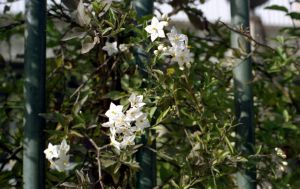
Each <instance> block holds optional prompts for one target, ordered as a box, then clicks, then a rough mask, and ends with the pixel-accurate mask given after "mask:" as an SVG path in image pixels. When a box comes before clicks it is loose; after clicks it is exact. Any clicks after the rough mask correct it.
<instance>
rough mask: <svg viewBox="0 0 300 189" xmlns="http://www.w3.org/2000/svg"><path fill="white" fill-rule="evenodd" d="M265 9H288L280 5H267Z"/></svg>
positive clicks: (286, 10) (285, 10)
mask: <svg viewBox="0 0 300 189" xmlns="http://www.w3.org/2000/svg"><path fill="white" fill-rule="evenodd" d="M265 9H269V10H277V11H283V12H286V13H287V12H289V10H288V9H287V8H286V7H284V6H280V5H271V6H267V7H265Z"/></svg>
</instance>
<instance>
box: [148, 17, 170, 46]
mask: <svg viewBox="0 0 300 189" xmlns="http://www.w3.org/2000/svg"><path fill="white" fill-rule="evenodd" d="M165 25H166V22H165V21H161V22H160V21H159V20H158V19H157V18H156V17H153V18H152V20H151V25H149V26H147V27H146V28H145V30H146V31H147V33H149V34H150V35H151V41H152V42H153V41H155V39H157V38H158V37H159V38H165V37H166V36H165V32H164V30H163V28H164V26H165Z"/></svg>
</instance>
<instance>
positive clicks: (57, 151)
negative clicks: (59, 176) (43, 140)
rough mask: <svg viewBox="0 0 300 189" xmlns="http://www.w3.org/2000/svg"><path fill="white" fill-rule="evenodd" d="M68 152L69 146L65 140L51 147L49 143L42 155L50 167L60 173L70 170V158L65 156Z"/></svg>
mask: <svg viewBox="0 0 300 189" xmlns="http://www.w3.org/2000/svg"><path fill="white" fill-rule="evenodd" d="M69 150H70V146H69V145H68V144H67V142H66V140H65V139H64V140H63V141H62V142H61V144H60V145H52V144H51V143H49V144H48V148H47V149H46V150H44V153H45V155H46V158H47V159H48V160H49V162H50V164H51V166H50V167H51V168H52V169H56V170H58V171H60V172H61V171H66V170H70V169H72V165H71V164H70V162H69V159H70V156H69V155H68V154H67V153H68V152H69Z"/></svg>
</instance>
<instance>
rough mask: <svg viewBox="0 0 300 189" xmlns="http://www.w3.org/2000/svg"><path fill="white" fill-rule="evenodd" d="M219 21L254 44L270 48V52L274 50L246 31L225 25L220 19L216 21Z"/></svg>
mask: <svg viewBox="0 0 300 189" xmlns="http://www.w3.org/2000/svg"><path fill="white" fill-rule="evenodd" d="M218 22H219V23H221V24H222V25H223V26H225V27H226V28H227V29H229V30H230V31H233V32H235V33H238V34H240V35H242V36H244V37H246V38H247V39H248V40H250V41H253V42H254V43H255V44H256V45H259V46H262V47H265V48H267V49H270V50H272V52H273V53H274V52H275V51H276V50H275V49H273V48H272V47H270V46H268V45H265V44H263V43H260V42H258V41H256V40H255V39H254V38H253V37H252V36H251V35H250V34H249V33H248V32H243V31H240V30H237V29H234V28H232V27H230V26H229V25H227V24H226V23H224V22H222V21H220V20H219V21H218Z"/></svg>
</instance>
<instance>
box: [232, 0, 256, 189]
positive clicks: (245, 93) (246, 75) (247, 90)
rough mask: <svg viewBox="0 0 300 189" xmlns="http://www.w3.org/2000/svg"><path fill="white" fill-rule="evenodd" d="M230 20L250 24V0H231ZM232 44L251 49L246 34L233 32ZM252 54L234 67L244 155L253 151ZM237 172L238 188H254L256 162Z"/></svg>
mask: <svg viewBox="0 0 300 189" xmlns="http://www.w3.org/2000/svg"><path fill="white" fill-rule="evenodd" d="M230 4H231V23H232V25H234V26H241V27H243V28H244V29H245V28H249V0H231V1H230ZM231 47H232V48H240V49H245V50H246V53H247V54H249V53H250V42H249V41H247V40H246V39H245V37H243V36H241V35H239V34H237V33H235V32H232V33H231ZM251 64H252V63H251V57H248V58H246V59H244V60H243V61H241V62H238V65H237V66H236V67H235V68H234V70H233V77H234V96H235V111H236V119H237V122H238V126H237V130H236V131H237V145H236V146H237V150H238V151H239V152H240V153H241V154H242V155H250V154H253V153H254V144H255V140H254V120H253V96H252V87H251V82H252V73H251V71H252V66H251ZM238 166H239V171H238V173H237V175H236V181H237V185H238V188H240V189H255V188H256V173H255V166H254V165H248V166H247V168H241V165H238Z"/></svg>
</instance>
